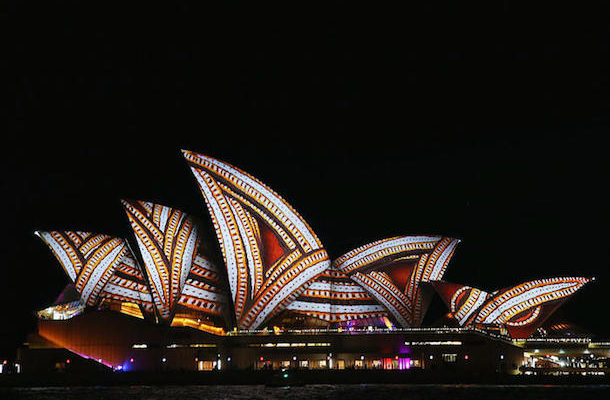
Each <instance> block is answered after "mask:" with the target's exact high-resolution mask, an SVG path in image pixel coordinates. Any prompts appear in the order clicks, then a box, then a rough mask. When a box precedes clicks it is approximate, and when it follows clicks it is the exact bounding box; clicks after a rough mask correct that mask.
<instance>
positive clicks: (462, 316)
mask: <svg viewBox="0 0 610 400" xmlns="http://www.w3.org/2000/svg"><path fill="white" fill-rule="evenodd" d="M590 281H591V279H588V278H582V277H562V278H550V279H538V280H534V281H529V282H524V283H521V284H519V285H516V286H513V287H510V288H507V289H503V290H499V291H497V292H494V293H493V294H488V293H485V292H483V291H481V290H479V289H475V288H471V287H468V286H461V285H456V284H451V283H447V282H434V283H433V286H434V287H435V289H436V290H437V292H438V293H439V295H440V296H441V298H442V299H443V300H444V301H445V303H446V304H447V305H448V306H449V308H450V310H451V313H452V315H453V317H454V318H455V319H456V321H457V322H458V323H459V324H460V325H462V326H468V325H473V324H481V325H505V326H506V328H507V329H508V331H509V333H510V334H511V336H512V337H515V338H524V337H528V336H530V335H531V333H532V332H533V331H534V330H535V329H536V328H537V327H538V326H540V324H542V323H543V322H544V320H545V319H546V318H548V316H549V315H550V314H551V313H552V312H553V311H555V309H556V308H557V307H559V305H561V302H563V301H564V300H565V299H566V298H567V297H569V296H571V295H573V294H574V293H575V292H576V291H577V290H579V289H580V288H582V287H583V286H584V285H585V284H587V283H588V282H590Z"/></svg>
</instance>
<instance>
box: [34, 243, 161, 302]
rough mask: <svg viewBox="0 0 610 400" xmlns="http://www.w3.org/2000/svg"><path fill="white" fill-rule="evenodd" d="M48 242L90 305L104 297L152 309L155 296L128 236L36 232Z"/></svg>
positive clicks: (84, 300)
mask: <svg viewBox="0 0 610 400" xmlns="http://www.w3.org/2000/svg"><path fill="white" fill-rule="evenodd" d="M36 234H37V235H38V236H39V237H40V238H41V239H42V240H43V241H44V242H45V243H46V244H47V245H48V246H49V248H50V249H51V251H52V252H53V254H54V255H55V257H56V258H57V260H58V261H59V263H60V264H61V265H62V267H63V268H64V270H65V271H66V273H67V274H68V276H69V277H70V279H72V281H73V282H74V283H75V289H76V290H77V291H78V293H79V294H80V295H81V299H82V301H83V302H84V303H85V304H86V305H89V306H93V305H96V304H97V303H98V302H99V300H100V299H102V298H110V299H115V300H120V301H125V302H132V303H136V304H138V305H140V306H142V307H143V308H144V309H145V310H148V311H151V310H152V299H151V297H150V293H149V291H148V288H147V286H146V283H145V281H144V277H143V276H142V273H141V271H140V270H139V268H138V267H137V265H136V262H135V259H134V257H133V255H132V254H131V251H130V250H129V248H128V246H127V244H126V242H125V240H123V239H120V238H115V237H111V236H108V235H103V234H95V233H90V232H81V231H50V232H36Z"/></svg>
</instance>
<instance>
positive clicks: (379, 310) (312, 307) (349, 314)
mask: <svg viewBox="0 0 610 400" xmlns="http://www.w3.org/2000/svg"><path fill="white" fill-rule="evenodd" d="M286 309H287V310H290V311H293V312H296V313H299V314H304V315H307V316H310V317H315V318H319V319H321V320H324V321H328V322H340V321H350V320H355V319H364V318H376V317H386V316H387V315H388V313H387V311H386V309H385V307H383V306H382V305H381V304H379V302H378V301H377V300H375V299H374V298H373V297H371V296H370V295H369V293H368V292H367V291H366V290H364V289H363V288H362V287H361V286H360V285H358V284H357V283H356V282H354V281H353V280H352V279H350V278H349V277H348V276H347V275H345V274H344V273H342V272H340V271H336V270H332V269H328V270H326V271H325V272H323V273H322V274H321V275H320V276H318V278H316V280H314V281H313V283H312V284H311V285H309V287H308V288H307V289H305V291H304V292H303V293H302V294H301V295H300V296H299V297H298V298H297V299H296V300H295V301H293V302H292V303H290V304H289V305H288V307H286Z"/></svg>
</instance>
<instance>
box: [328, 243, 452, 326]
mask: <svg viewBox="0 0 610 400" xmlns="http://www.w3.org/2000/svg"><path fill="white" fill-rule="evenodd" d="M458 243H459V240H457V239H452V238H446V237H440V236H399V237H394V238H389V239H383V240H379V241H376V242H373V243H369V244H367V245H364V246H361V247H358V248H356V249H354V250H352V251H350V252H348V253H346V254H345V255H343V256H341V257H339V258H338V259H337V260H336V261H335V262H334V263H333V267H334V268H336V269H338V270H340V271H341V272H343V273H345V274H347V275H348V276H349V277H350V278H351V279H353V280H354V281H355V282H357V283H358V284H359V285H361V286H362V287H363V288H364V289H366V290H367V291H368V292H369V294H370V295H371V296H372V297H374V298H375V299H376V300H377V301H378V302H379V303H380V304H382V305H383V306H384V307H385V308H386V309H387V310H388V311H389V313H390V314H391V315H392V316H393V317H394V319H395V320H396V322H397V323H398V324H399V325H400V326H402V327H415V326H419V325H420V324H421V320H422V319H423V315H424V312H425V309H426V308H427V304H426V303H427V301H426V300H427V299H426V298H425V297H424V295H423V293H422V289H421V283H422V282H429V281H431V280H437V279H440V278H439V277H442V276H443V274H444V273H445V269H446V268H447V264H448V263H449V260H450V259H451V256H452V255H453V253H454V251H455V248H456V246H457V244H458Z"/></svg>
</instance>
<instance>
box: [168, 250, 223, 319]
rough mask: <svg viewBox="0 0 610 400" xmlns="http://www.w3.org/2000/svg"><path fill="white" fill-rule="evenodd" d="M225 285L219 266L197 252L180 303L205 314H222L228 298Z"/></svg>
mask: <svg viewBox="0 0 610 400" xmlns="http://www.w3.org/2000/svg"><path fill="white" fill-rule="evenodd" d="M223 286H224V285H223V283H222V274H221V273H220V271H218V268H217V267H216V266H215V265H214V264H213V263H212V262H211V261H210V260H208V259H207V258H206V257H204V256H202V255H200V254H196V255H195V257H194V258H193V265H192V266H191V270H190V272H189V275H188V276H187V279H186V283H185V285H184V288H183V289H182V293H181V295H180V300H179V301H178V304H179V305H182V306H184V307H186V308H189V309H192V310H195V311H198V312H201V313H203V314H205V315H212V316H222V314H223V312H224V311H225V308H226V307H227V300H228V299H227V296H226V293H225V291H224V290H223Z"/></svg>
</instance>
